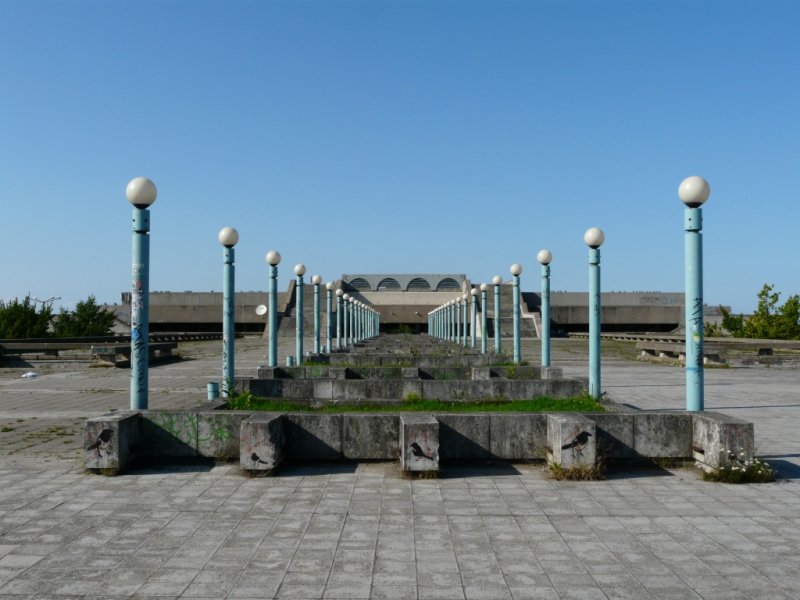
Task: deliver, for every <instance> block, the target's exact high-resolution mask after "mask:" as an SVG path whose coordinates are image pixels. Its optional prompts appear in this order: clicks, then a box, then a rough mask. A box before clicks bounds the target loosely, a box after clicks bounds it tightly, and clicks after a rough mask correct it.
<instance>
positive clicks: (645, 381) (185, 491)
mask: <svg viewBox="0 0 800 600" xmlns="http://www.w3.org/2000/svg"><path fill="white" fill-rule="evenodd" d="M581 348H582V347H581V345H580V343H573V342H569V344H568V345H567V343H566V342H565V343H564V345H559V344H558V343H557V344H556V345H555V347H554V349H555V350H556V352H555V353H554V358H555V359H557V360H556V364H559V362H558V361H560V364H559V366H564V367H565V369H566V370H567V371H570V372H575V374H584V373H585V368H586V366H585V355H582V352H581ZM188 351H189V352H190V353H191V354H192V356H193V357H194V360H189V361H185V362H181V363H173V364H170V365H162V366H159V367H156V368H154V369H152V371H151V380H150V383H151V406H153V407H158V406H165V407H166V406H184V405H185V406H188V405H192V404H194V403H196V402H197V400H198V399H200V398H202V397H203V394H204V388H205V382H206V381H207V380H208V379H209V373H213V374H216V373H217V371H218V365H217V362H218V359H217V357H216V356H215V351H216V349H215V348H213V347H209V346H202V345H199V346H197V347H196V348H189V349H188ZM287 351H290V349H288V347H287ZM261 352H262V348H261V344H260V341H253V340H244V341H243V342H242V343H241V344H240V345H239V349H237V368H239V369H240V370H244V371H243V372H246V370H247V369H250V368H253V369H254V368H255V365H256V364H257V363H258V362H259V359H260V353H261ZM535 354H536V352H535V346H534V345H533V343H530V344H526V346H525V355H526V358H527V357H530V358H531V359H534V358H535ZM603 366H604V372H603V376H604V379H603V381H604V389H606V390H608V391H609V393H610V395H611V396H612V398H613V399H615V400H617V401H619V402H627V403H630V404H632V405H635V406H637V407H640V408H643V409H650V408H659V409H674V410H679V409H681V408H682V403H683V400H682V398H683V396H682V394H683V379H682V371H681V370H680V369H676V368H670V367H666V366H663V365H649V364H639V363H633V362H628V361H623V360H618V359H614V358H613V357H609V358H608V359H607V360H606V361H605V362H604V365H603ZM19 375H20V372H19V370H17V371H14V372H10V371H9V370H2V371H0V429H2V433H0V600H2V599H6V598H14V599H19V598H40V599H46V598H123V597H124V598H275V597H277V598H421V599H422V598H447V599H450V598H453V599H455V598H462V599H471V598H515V599H517V598H562V599H571V598H576V599H593V598H602V599H612V598H631V599H649V598H665V599H673V598H676V599H677V598H681V599H682V598H693V599H697V598H702V599H704V600H716V599H722V598H724V599H725V600H731V599H733V600H735V599H762V598H763V599H767V598H769V599H781V598H800V591H799V590H800V588H798V582H800V468H799V467H798V465H800V461H799V460H798V457H799V456H800V447H798V441H797V438H796V435H795V433H794V429H795V428H796V427H797V424H798V417H800V414H798V408H799V407H800V397H799V396H798V395H799V394H800V392H799V391H798V390H800V387H798V385H797V384H798V376H800V371H797V370H792V369H748V370H739V369H718V370H713V371H707V372H706V380H707V388H706V404H707V408H709V409H711V408H714V409H716V408H720V409H722V407H725V408H724V410H725V412H731V413H733V414H737V415H739V416H743V417H744V418H752V419H753V420H754V421H755V422H756V437H757V442H758V445H759V448H760V449H761V451H762V452H764V453H767V454H769V455H770V456H772V457H773V458H771V459H770V460H771V461H773V462H774V463H776V464H778V466H779V467H781V471H782V474H783V475H784V476H783V477H782V479H781V480H779V481H778V482H776V483H773V484H766V485H747V486H731V485H723V484H714V483H707V482H703V481H701V480H699V479H698V477H697V475H696V474H695V473H694V472H693V471H690V470H658V469H655V470H653V469H651V470H634V471H627V472H618V473H612V474H611V476H610V477H609V479H608V480H606V481H599V482H557V481H552V480H550V479H548V478H547V477H546V474H545V473H543V471H542V467H541V465H536V464H516V465H470V466H462V467H457V466H451V467H449V468H447V469H446V470H445V472H444V473H443V475H442V477H440V478H439V479H427V480H424V479H416V480H410V479H404V478H402V477H401V475H400V473H399V470H398V468H397V466H396V465H394V464H387V463H360V464H350V463H335V464H334V463H330V464H313V465H300V466H294V467H288V468H284V469H282V470H281V471H280V473H279V474H278V476H276V477H270V478H250V479H247V478H243V477H242V476H241V475H240V474H239V473H238V471H237V469H236V468H235V467H234V466H231V465H218V466H199V465H183V466H176V465H164V466H160V467H153V468H149V469H140V470H137V471H135V472H133V473H131V474H128V475H124V476H120V477H116V478H106V477H102V476H97V475H89V474H85V473H84V472H83V471H82V469H81V468H80V465H79V464H78V462H77V460H76V456H77V455H78V449H79V444H80V439H79V435H78V433H77V432H78V431H79V430H80V425H81V423H82V418H83V417H84V416H87V415H88V414H95V413H96V412H99V411H105V410H107V409H109V408H118V409H119V408H126V406H127V404H128V395H127V394H128V391H127V376H128V373H127V371H123V370H117V369H110V370H109V369H80V370H77V371H59V370H51V371H48V370H47V369H43V370H42V374H41V376H40V377H39V378H38V379H35V380H22V379H20V377H19ZM211 378H214V377H211ZM217 378H218V377H217ZM7 429H8V431H6V430H7Z"/></svg>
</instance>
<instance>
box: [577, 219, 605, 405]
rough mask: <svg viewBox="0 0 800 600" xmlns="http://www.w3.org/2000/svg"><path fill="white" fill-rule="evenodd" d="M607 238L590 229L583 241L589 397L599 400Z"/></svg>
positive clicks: (595, 229) (601, 233)
mask: <svg viewBox="0 0 800 600" xmlns="http://www.w3.org/2000/svg"><path fill="white" fill-rule="evenodd" d="M605 239H606V236H605V234H604V233H603V231H602V230H601V229H600V228H598V227H592V228H591V229H588V230H587V231H586V233H585V234H584V236H583V241H584V242H585V243H586V245H587V246H589V395H590V396H591V397H592V398H595V399H597V398H599V397H600V394H601V388H600V246H602V245H603V242H604V241H605Z"/></svg>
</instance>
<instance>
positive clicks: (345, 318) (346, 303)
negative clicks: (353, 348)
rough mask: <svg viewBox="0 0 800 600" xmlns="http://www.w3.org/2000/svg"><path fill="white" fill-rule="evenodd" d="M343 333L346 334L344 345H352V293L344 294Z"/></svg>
mask: <svg viewBox="0 0 800 600" xmlns="http://www.w3.org/2000/svg"><path fill="white" fill-rule="evenodd" d="M342 310H344V314H342V333H343V335H344V347H345V348H347V347H348V346H350V329H351V328H352V327H353V324H352V323H351V322H350V294H345V295H344V296H342Z"/></svg>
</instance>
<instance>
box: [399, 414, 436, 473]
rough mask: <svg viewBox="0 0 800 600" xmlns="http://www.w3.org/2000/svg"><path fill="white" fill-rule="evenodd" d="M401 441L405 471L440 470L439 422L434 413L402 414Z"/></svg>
mask: <svg viewBox="0 0 800 600" xmlns="http://www.w3.org/2000/svg"><path fill="white" fill-rule="evenodd" d="M399 442H400V467H401V468H402V469H403V471H413V472H420V471H438V470H439V422H438V421H437V420H436V419H435V418H434V417H433V415H421V414H407V415H405V414H404V415H400V435H399Z"/></svg>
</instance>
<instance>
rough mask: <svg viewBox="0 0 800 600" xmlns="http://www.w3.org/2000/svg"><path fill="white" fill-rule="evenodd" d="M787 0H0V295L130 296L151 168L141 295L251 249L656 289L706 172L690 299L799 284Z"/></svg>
mask: <svg viewBox="0 0 800 600" xmlns="http://www.w3.org/2000/svg"><path fill="white" fill-rule="evenodd" d="M799 25H800V2H788V1H787V2H778V1H773V0H754V1H752V2H737V1H735V0H721V1H701V2H688V1H656V0H641V1H635V2H634V1H604V2H601V1H593V2H588V1H584V2H578V1H570V0H559V1H535V0H532V1H528V2H523V1H503V0H491V1H477V0H473V1H470V0H465V1H464V0H460V1H444V0H442V1H422V0H417V1H411V0H409V1H388V0H387V1H378V0H374V1H356V0H351V1H346V2H345V1H337V0H325V1H319V2H313V1H302V0H301V1H292V2H289V1H284V2H275V1H267V0H264V1H255V0H253V1H249V2H246V1H237V0H225V1H222V0H219V1H216V2H201V1H198V2H190V1H178V0H173V1H166V0H165V1H153V0H149V1H148V0H137V1H135V2H134V1H131V2H125V1H112V2H108V1H104V0H103V1H100V0H96V1H88V0H70V1H58V2H56V1H38V0H0V202H2V237H1V238H0V239H2V246H1V247H0V248H1V249H2V255H3V261H2V270H0V298H3V299H9V298H13V297H16V296H19V297H23V296H25V295H26V294H27V293H28V292H30V293H31V294H33V295H34V296H38V297H40V298H49V297H52V296H60V297H61V298H62V300H60V301H58V302H57V303H56V306H58V305H59V304H63V305H65V306H71V305H72V304H74V302H76V301H77V300H80V299H82V298H85V297H86V296H88V295H89V294H94V295H96V297H97V298H98V300H99V301H102V302H118V301H119V297H120V292H122V291H127V290H128V289H129V288H130V279H131V276H130V262H131V234H130V213H131V208H130V205H129V204H128V203H127V201H126V199H125V195H124V190H125V185H126V183H127V181H128V180H129V179H131V178H132V177H135V176H139V175H143V176H147V177H149V178H151V179H153V181H155V183H156V185H157V186H158V190H159V196H158V200H157V201H156V203H155V204H154V205H153V207H152V209H151V220H152V228H151V229H152V234H151V256H152V269H151V289H152V290H153V291H157V290H170V291H184V290H194V291H209V290H216V291H219V290H220V289H221V287H222V248H221V246H220V245H219V243H218V241H217V233H218V231H219V230H220V229H221V228H222V227H224V226H233V227H236V228H237V229H238V231H239V234H240V236H241V241H240V243H239V245H238V246H237V247H236V258H237V284H236V288H237V289H238V290H265V289H266V285H267V267H266V264H265V262H264V255H265V253H266V252H267V251H268V250H270V249H277V250H279V251H280V252H281V254H282V255H283V262H282V263H281V274H280V286H281V287H284V286H286V285H287V283H288V280H289V277H290V274H291V268H292V267H293V265H295V264H296V263H298V262H303V263H305V264H306V265H307V267H308V275H309V276H310V275H312V274H315V273H319V274H320V275H322V277H323V278H324V279H325V280H330V279H334V278H337V277H339V276H340V275H341V274H342V273H357V272H362V273H376V272H397V273H408V272H420V273H443V272H451V273H465V274H466V275H467V276H468V277H470V278H471V279H472V280H473V281H474V282H481V281H488V280H489V279H490V278H491V277H492V276H493V275H495V274H501V275H503V277H504V278H505V279H508V278H509V277H510V275H509V272H508V268H509V266H510V265H511V264H512V263H514V262H519V263H521V264H522V265H523V267H524V271H523V273H522V285H523V289H524V290H526V291H535V290H538V288H539V267H538V264H537V263H536V253H537V252H538V251H539V250H540V249H541V248H548V249H550V250H551V251H552V253H553V256H554V259H553V264H552V273H553V275H552V277H553V279H552V288H553V289H554V290H569V291H581V290H586V289H588V267H587V260H588V258H587V255H588V253H587V248H586V246H585V245H584V243H583V233H584V231H586V229H588V228H589V227H593V226H598V227H601V228H602V229H603V230H604V231H605V234H606V242H605V244H604V245H603V247H602V261H603V263H602V273H603V274H602V278H603V281H602V287H603V289H604V290H605V291H616V290H628V291H635V290H659V291H682V290H683V273H684V266H683V260H684V259H683V205H682V204H681V203H680V200H679V199H678V195H677V189H678V185H679V183H680V182H681V180H682V179H683V178H684V177H686V176H689V175H702V176H704V177H705V178H706V179H708V181H709V182H710V184H711V190H712V191H711V197H710V199H709V201H708V202H707V203H706V205H705V207H704V209H703V211H704V230H703V231H704V251H705V300H706V302H707V303H709V304H719V303H723V304H727V305H731V306H732V307H733V308H734V310H735V311H750V310H752V309H753V308H755V304H756V293H757V292H758V291H759V289H760V288H761V286H762V285H763V284H764V283H773V284H775V285H776V288H777V289H778V290H780V291H782V292H783V293H784V296H783V298H785V297H786V296H787V295H789V294H794V293H798V292H800V283H798V271H799V270H800V269H799V268H798V259H800V250H798V244H799V242H798V239H797V238H798V235H797V234H798V224H799V223H800V208H799V206H800V205H799V203H798V200H800V168H798V160H799V159H800V35H798V26H799Z"/></svg>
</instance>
